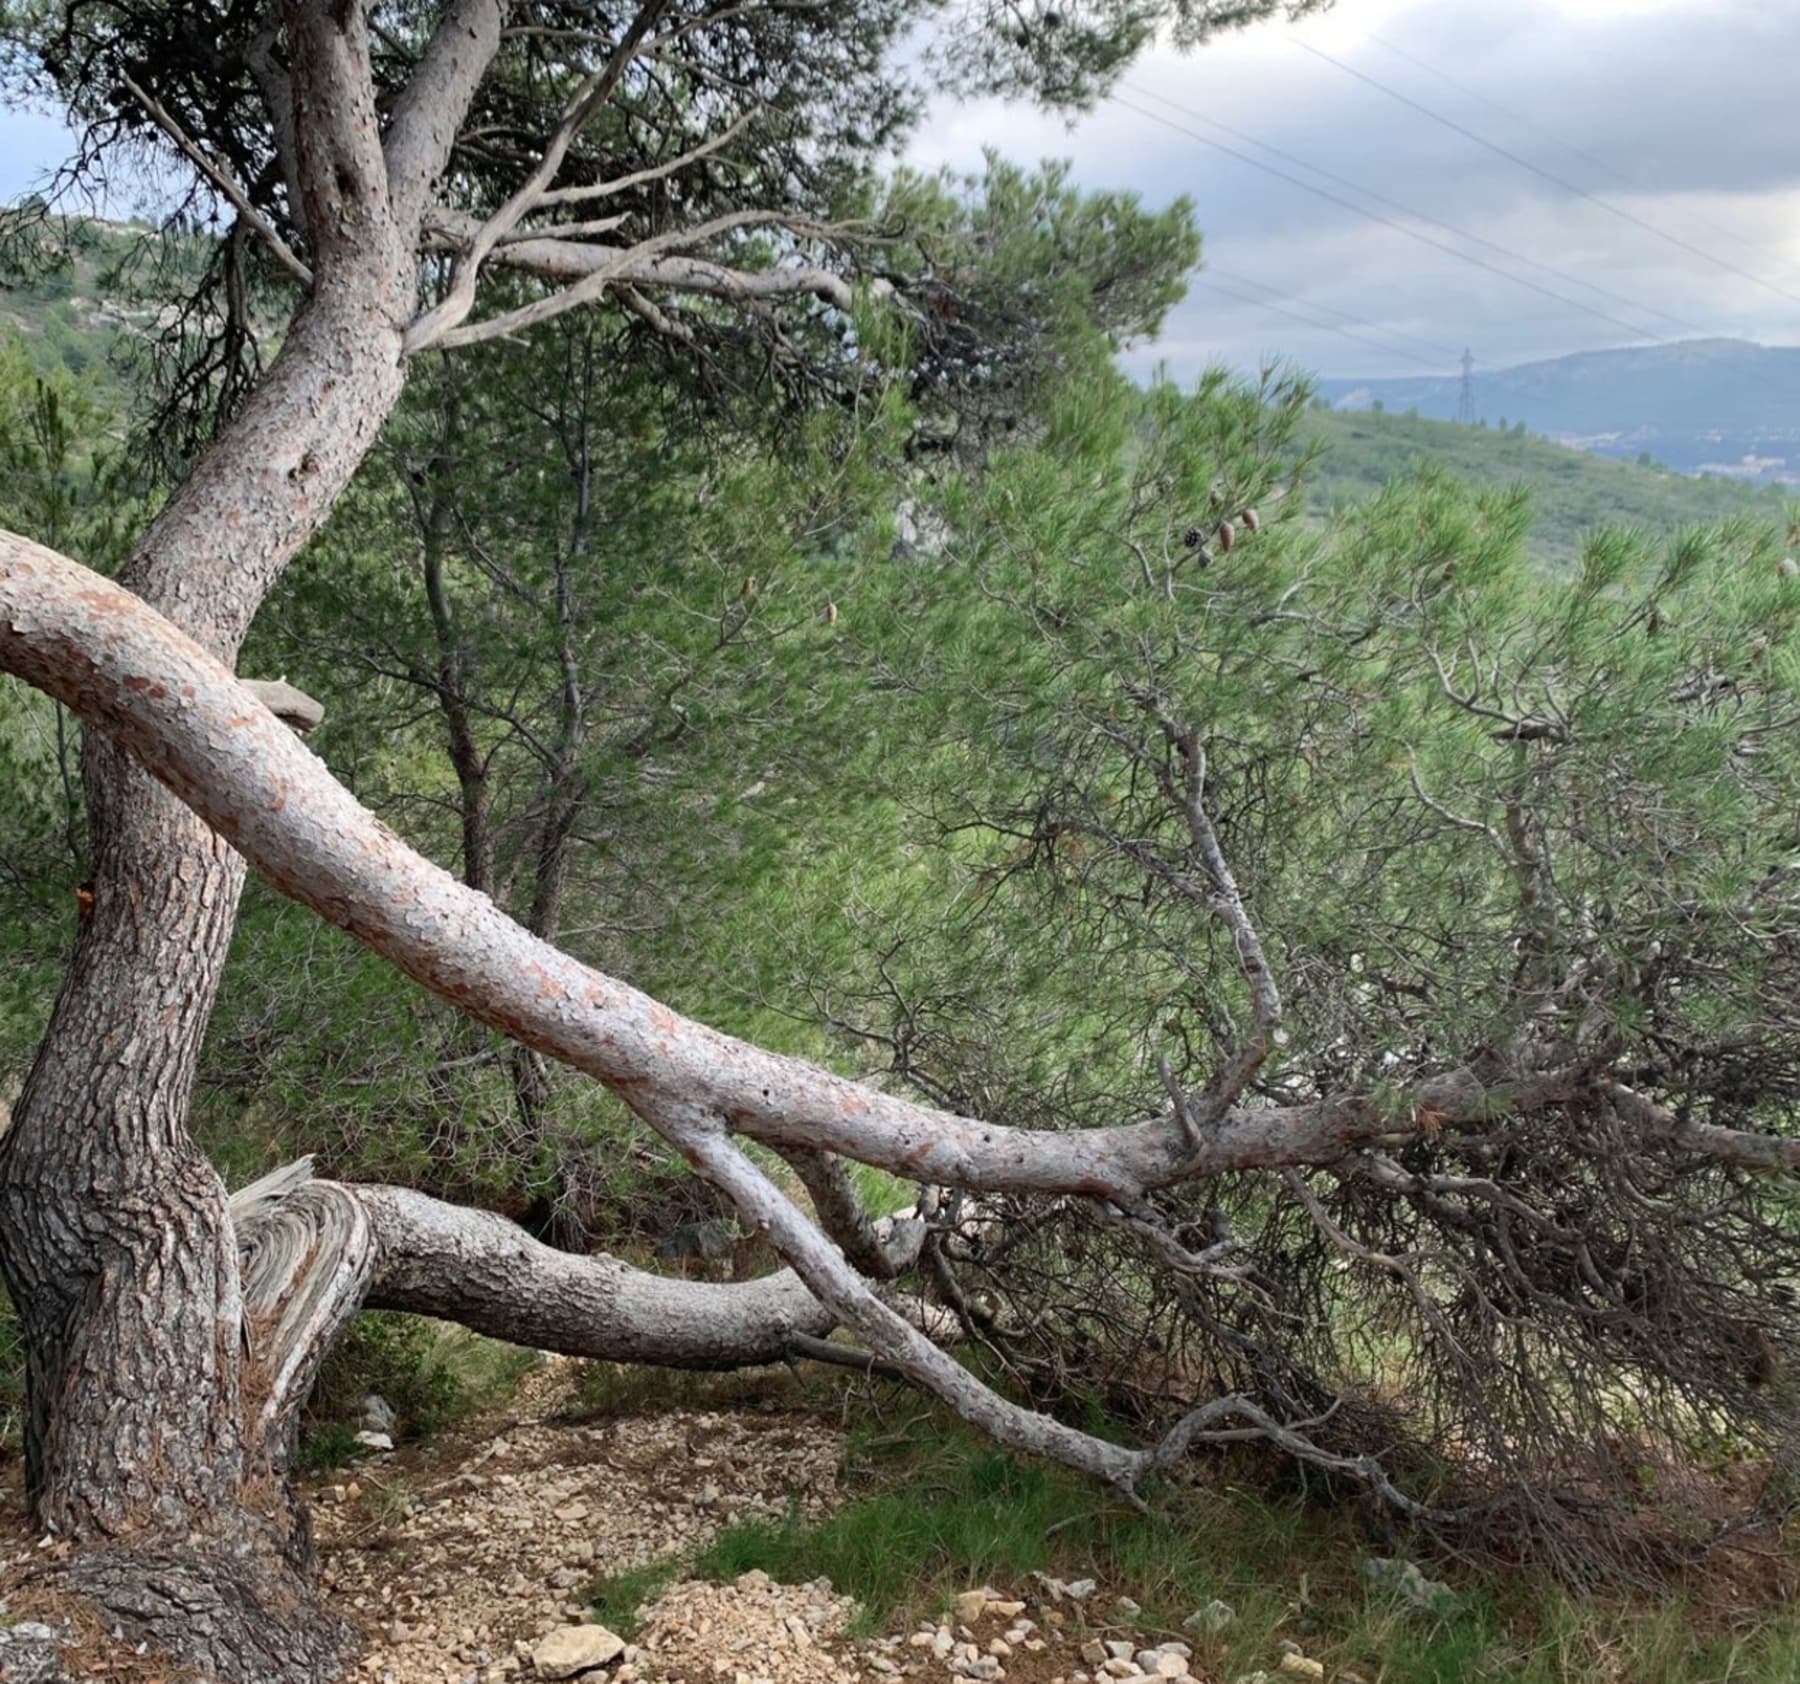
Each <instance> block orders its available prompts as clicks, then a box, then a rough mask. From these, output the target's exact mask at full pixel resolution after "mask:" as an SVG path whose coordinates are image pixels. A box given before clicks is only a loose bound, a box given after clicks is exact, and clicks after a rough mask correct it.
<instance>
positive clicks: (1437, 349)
mask: <svg viewBox="0 0 1800 1684" xmlns="http://www.w3.org/2000/svg"><path fill="white" fill-rule="evenodd" d="M1204 273H1205V274H1206V275H1208V276H1213V277H1216V278H1218V279H1219V280H1222V281H1229V282H1230V283H1231V284H1232V285H1233V286H1240V287H1254V288H1255V289H1256V290H1257V291H1258V292H1269V293H1273V294H1274V295H1275V296H1276V298H1278V299H1287V301H1288V302H1289V303H1291V304H1299V305H1303V306H1304V307H1305V308H1306V309H1308V310H1316V311H1319V312H1321V313H1322V314H1324V315H1327V316H1335V317H1336V318H1337V319H1338V320H1339V321H1340V322H1342V323H1345V324H1347V325H1349V326H1351V327H1361V328H1367V329H1369V331H1370V332H1372V333H1377V334H1380V335H1381V336H1382V337H1383V338H1384V339H1389V340H1393V339H1407V340H1410V341H1411V342H1412V343H1413V344H1414V345H1418V346H1421V347H1423V348H1424V349H1425V350H1427V351H1430V352H1432V353H1433V354H1434V355H1435V356H1439V357H1448V358H1451V359H1452V360H1454V359H1455V357H1456V352H1455V351H1454V350H1452V349H1451V348H1450V347H1449V346H1447V345H1437V344H1434V343H1433V342H1432V341H1431V340H1429V339H1421V338H1420V337H1419V336H1418V335H1417V334H1416V333H1408V332H1406V330H1405V329H1404V328H1396V327H1390V326H1388V325H1387V324H1386V323H1383V322H1372V321H1369V320H1368V319H1367V318H1365V317H1363V316H1353V315H1351V314H1350V312H1349V311H1348V310H1340V309H1338V307H1337V306H1336V305H1335V304H1321V303H1320V302H1319V300H1318V299H1316V298H1294V297H1292V296H1291V295H1290V294H1288V293H1284V292H1283V291H1282V290H1281V288H1280V287H1273V286H1270V285H1269V283H1268V282H1267V281H1258V280H1254V279H1252V278H1251V277H1250V276H1249V275H1234V274H1233V273H1232V272H1231V271H1230V270H1229V269H1221V268H1220V267H1219V266H1218V265H1217V264H1216V263H1210V262H1209V263H1207V264H1205V265H1204ZM1327 325H1328V324H1327ZM1433 366H1436V365H1433Z"/></svg>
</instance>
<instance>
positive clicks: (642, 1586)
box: [586, 1559, 681, 1637]
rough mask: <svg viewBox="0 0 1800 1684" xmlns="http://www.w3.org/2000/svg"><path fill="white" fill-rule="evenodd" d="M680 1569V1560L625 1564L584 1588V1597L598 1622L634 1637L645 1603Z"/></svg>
mask: <svg viewBox="0 0 1800 1684" xmlns="http://www.w3.org/2000/svg"><path fill="white" fill-rule="evenodd" d="M680 1572H681V1563H680V1562H679V1561H676V1560H667V1559H665V1560H662V1561H647V1562H645V1563H644V1565H643V1566H641V1567H627V1568H626V1569H625V1570H624V1572H622V1573H609V1574H607V1576H606V1577H605V1578H603V1579H596V1580H595V1581H594V1582H593V1583H592V1584H591V1585H589V1586H588V1588H587V1592H586V1600H587V1602H588V1604H589V1606H590V1607H592V1609H593V1611H594V1618H595V1619H597V1620H598V1621H599V1622H600V1623H601V1625H603V1626H606V1627H608V1628H609V1629H610V1630H612V1631H616V1632H617V1633H618V1634H619V1635H620V1636H621V1637H634V1636H636V1635H637V1629H638V1626H639V1624H640V1623H641V1621H642V1619H643V1614H644V1604H645V1603H647V1602H654V1601H655V1600H656V1599H657V1597H659V1596H660V1595H662V1593H663V1591H665V1590H666V1589H667V1588H668V1587H669V1586H670V1585H671V1584H673V1583H674V1582H675V1579H676V1577H677V1575H679V1573H680Z"/></svg>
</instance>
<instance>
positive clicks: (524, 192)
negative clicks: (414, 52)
mask: <svg viewBox="0 0 1800 1684" xmlns="http://www.w3.org/2000/svg"><path fill="white" fill-rule="evenodd" d="M668 5H669V0H645V3H644V4H643V5H641V6H640V7H639V8H638V13H637V16H636V17H634V18H633V19H632V20H631V23H630V26H629V27H628V28H627V29H626V31H625V35H624V37H623V39H622V40H621V41H620V42H619V44H618V46H617V47H615V48H614V49H613V51H612V52H611V53H609V54H608V55H607V59H606V62H605V63H604V64H603V65H601V66H600V68H599V69H598V70H596V71H594V72H593V73H592V74H591V75H590V76H589V77H588V78H587V79H586V80H585V81H584V82H583V83H582V85H581V86H580V88H578V89H577V90H576V92H575V94H574V97H573V98H572V99H571V100H570V101H569V104H568V106H567V108H566V109H565V111H564V112H563V116H562V120H561V121H560V122H559V123H558V124H557V126H556V129H555V130H554V132H553V133H552V134H551V136H550V138H549V140H548V141H546V142H545V144H544V150H543V152H542V154H541V155H540V156H539V158H538V161H537V164H536V165H535V166H534V167H533V169H532V171H531V173H530V175H528V176H527V177H526V178H525V180H524V181H523V182H521V183H520V184H519V186H518V187H517V188H516V189H515V190H514V191H513V193H512V194H511V195H510V196H509V197H508V198H507V200H506V202H505V203H504V204H502V205H501V206H500V207H499V208H498V209H497V210H495V211H494V212H493V213H492V214H491V215H489V216H488V217H487V218H486V219H485V220H484V221H483V222H482V223H481V224H480V225H479V226H478V227H477V228H476V229H475V230H474V231H473V232H472V233H471V235H470V236H469V238H468V240H467V241H466V242H465V243H464V244H463V246H462V247H461V249H460V250H459V252H458V254H457V258H456V265H455V268H454V270H453V271H452V274H451V280H450V289H449V291H448V292H447V293H446V294H445V295H444V297H443V298H442V299H440V300H439V301H438V302H437V303H436V304H434V305H433V306H432V307H431V309H429V310H427V311H426V312H425V314H424V315H422V316H421V317H420V318H419V319H418V321H416V322H415V323H414V324H413V326H412V328H411V329H409V330H408V333H407V342H408V345H409V347H410V348H412V349H415V350H417V349H423V348H424V347H425V346H427V345H430V344H434V343H436V342H438V341H440V340H445V341H447V340H448V337H449V335H450V334H451V332H452V331H453V330H454V329H455V328H456V326H457V324H458V323H460V322H461V321H463V320H464V319H465V318H466V317H467V316H468V314H469V312H470V310H472V309H473V308H474V307H475V291H476V288H477V286H478V285H479V284H480V281H481V267H482V265H483V264H484V263H485V262H486V261H487V259H488V257H489V255H490V254H491V253H492V252H493V250H494V248H495V247H496V246H498V245H499V244H500V243H501V241H503V240H504V239H505V238H506V237H507V236H508V235H509V234H511V233H512V231H513V230H514V229H515V228H516V227H518V225H519V223H520V222H521V221H522V220H523V219H524V218H525V217H526V216H528V215H529V214H530V213H531V212H532V211H533V210H534V209H535V208H536V207H537V205H538V204H539V202H540V201H541V200H542V198H543V196H544V194H545V193H546V192H548V191H549V189H550V184H551V183H552V182H553V181H554V180H555V179H556V174H557V171H558V170H560V169H561V168H562V165H563V159H564V158H566V157H567V156H568V152H569V147H570V144H571V143H572V142H573V141H574V139H575V137H576V135H578V134H579V133H580V132H581V130H582V128H583V126H584V125H585V124H586V123H587V122H588V120H589V119H590V118H591V117H592V116H593V115H594V113H595V112H596V111H598V110H599V109H600V108H601V106H603V105H604V104H605V103H606V102H607V100H609V99H610V98H611V97H612V94H613V90H614V89H615V88H616V87H617V86H618V85H619V78H620V77H621V76H623V75H624V74H625V69H626V66H627V65H629V64H630V63H631V61H632V59H633V58H635V57H636V56H637V52H638V49H639V47H640V46H642V44H643V41H644V37H645V36H646V35H648V34H649V33H650V30H651V29H652V28H653V27H654V26H655V24H656V21H657V19H658V18H660V17H661V16H662V14H663V13H664V12H665V11H666V10H667V9H668ZM496 25H497V20H496ZM498 44H499V41H498V34H497V29H496V35H495V40H494V45H495V46H496V47H497V46H498ZM420 204H421V208H422V206H423V201H422V200H421V201H420Z"/></svg>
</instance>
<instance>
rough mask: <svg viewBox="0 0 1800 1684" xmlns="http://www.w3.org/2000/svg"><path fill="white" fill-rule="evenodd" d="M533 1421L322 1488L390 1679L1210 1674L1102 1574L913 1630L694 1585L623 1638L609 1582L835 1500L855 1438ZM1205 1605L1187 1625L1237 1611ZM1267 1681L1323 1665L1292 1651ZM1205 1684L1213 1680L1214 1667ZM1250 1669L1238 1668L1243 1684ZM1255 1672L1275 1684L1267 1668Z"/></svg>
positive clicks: (358, 1612)
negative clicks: (1104, 1585)
mask: <svg viewBox="0 0 1800 1684" xmlns="http://www.w3.org/2000/svg"><path fill="white" fill-rule="evenodd" d="M553 1390H554V1381H553V1380H551V1381H550V1382H548V1384H545V1383H540V1384H538V1385H536V1386H534V1387H533V1401H534V1403H535V1405H536V1412H535V1414H531V1413H528V1418H526V1419H524V1420H515V1421H513V1422H511V1423H510V1424H507V1425H506V1426H505V1430H504V1431H498V1432H490V1434H489V1435H488V1436H483V1435H481V1434H480V1433H476V1434H471V1435H469V1436H468V1437H467V1438H466V1439H465V1440H464V1441H463V1443H462V1445H461V1447H460V1448H459V1447H458V1446H457V1445H453V1444H445V1445H443V1446H439V1447H437V1448H435V1449H433V1450H431V1451H429V1452H427V1453H426V1454H424V1455H415V1456H413V1457H411V1458H407V1459H390V1458H379V1457H378V1458H375V1459H372V1460H371V1461H367V1462H364V1463H363V1464H361V1465H360V1466H359V1467H358V1469H357V1470H356V1473H355V1475H354V1477H351V1476H349V1475H338V1476H334V1477H333V1478H331V1479H329V1480H327V1481H325V1482H323V1483H322V1484H321V1485H320V1487H319V1489H318V1490H317V1492H316V1502H317V1510H316V1513H317V1532H318V1540H319V1545H320V1552H321V1557H322V1560H323V1563H324V1572H325V1575H326V1583H327V1585H328V1586H329V1587H330V1588H331V1589H332V1590H333V1591H334V1593H335V1594H336V1595H337V1596H338V1597H339V1598H341V1600H342V1603H343V1605H344V1606H345V1608H346V1609H347V1610H348V1611H349V1612H350V1613H351V1614H352V1615H353V1617H355V1618H356V1619H358V1620H359V1621H360V1622H361V1623H362V1625H363V1627H364V1629H365V1631H366V1633H367V1637H368V1648H367V1651H366V1653H365V1656H364V1658H363V1661H362V1666H363V1668H364V1670H365V1674H366V1676H368V1677H370V1678H372V1679H375V1680H378V1681H379V1684H502V1681H506V1684H511V1681H513V1680H520V1681H524V1680H531V1679H538V1678H549V1679H564V1678H573V1679H580V1680H585V1681H587V1684H834V1681H837V1680H846V1681H850V1680H860V1681H867V1684H899V1681H900V1680H902V1679H915V1678H916V1679H919V1680H920V1681H921V1684H938V1681H940V1680H941V1681H942V1684H971V1681H975V1684H990V1681H991V1684H1130V1681H1133V1680H1136V1681H1138V1684H1149V1681H1150V1680H1156V1681H1157V1684H1163V1681H1167V1684H1196V1675H1195V1673H1194V1672H1193V1671H1192V1670H1191V1658H1192V1652H1191V1650H1190V1648H1189V1645H1188V1644H1187V1643H1186V1642H1185V1641H1182V1640H1181V1639H1180V1638H1177V1637H1172V1636H1168V1635H1160V1636H1149V1635H1145V1634H1144V1633H1143V1632H1142V1631H1141V1630H1139V1629H1138V1619H1137V1614H1138V1611H1137V1609H1136V1607H1135V1605H1133V1604H1131V1603H1130V1602H1129V1601H1127V1600H1125V1599H1118V1598H1109V1597H1108V1596H1107V1595H1106V1593H1105V1592H1104V1591H1103V1590H1102V1589H1101V1588H1100V1587H1098V1586H1096V1585H1094V1584H1093V1583H1092V1582H1091V1581H1076V1582H1074V1583H1067V1582H1063V1581H1059V1580H1054V1579H1049V1578H1041V1579H1039V1580H1036V1581H1034V1582H1033V1583H1031V1584H1029V1585H1025V1586H1020V1587H1014V1588H1012V1589H1009V1590H996V1589H994V1588H992V1587H989V1586H979V1587H971V1588H970V1589H969V1590H967V1591H965V1592H964V1593H963V1594H962V1595H960V1596H958V1597H957V1598H956V1599H955V1605H954V1607H953V1608H952V1609H951V1610H950V1611H949V1612H948V1614H947V1616H946V1617H944V1618H942V1619H938V1620H930V1621H926V1622H924V1623H923V1624H922V1625H920V1626H919V1627H918V1628H917V1629H916V1630H911V1631H901V1632H894V1633H889V1634H886V1635H883V1636H877V1637H852V1636H851V1635H850V1631H851V1627H852V1624H853V1622H854V1621H855V1618H856V1615H857V1612H858V1610H857V1608H856V1606H855V1604H854V1603H852V1602H851V1601H850V1600H849V1599H847V1598H845V1597H843V1596H840V1595H838V1594H837V1592H836V1591H835V1590H834V1588H833V1587H832V1585H831V1584H830V1583H829V1582H828V1581H825V1580H818V1581H816V1582H814V1583H811V1584H802V1585H782V1584H777V1583H775V1582H773V1581H772V1580H770V1579H769V1578H768V1577H767V1576H766V1575H765V1574H762V1573H758V1572H752V1573H746V1574H744V1575H743V1576H742V1577H741V1578H739V1579H737V1580H736V1581H734V1582H731V1583H726V1584H716V1583H710V1582H706V1581H701V1580H695V1579H687V1578H683V1579H679V1580H677V1581H676V1582H674V1583H672V1584H670V1585H669V1586H668V1587H667V1588H666V1589H665V1590H663V1591H662V1593H661V1594H660V1595H659V1596H658V1597H656V1598H655V1600H653V1601H652V1602H650V1603H649V1604H648V1605H647V1606H646V1607H645V1609H644V1610H643V1613H642V1618H641V1625H640V1627H639V1629H638V1630H637V1631H635V1632H634V1633H633V1634H632V1637H631V1639H630V1640H629V1641H627V1640H626V1639H625V1638H624V1637H621V1636H618V1635H616V1634H614V1633H612V1632H610V1631H608V1630H606V1628H605V1627H603V1626H600V1625H598V1624H597V1623H595V1622H594V1620H593V1618H592V1614H591V1610H590V1608H589V1605H588V1602H587V1600H586V1596H585V1593H586V1592H587V1590H588V1588H589V1587H591V1586H592V1585H593V1584H594V1583H595V1581H596V1580H598V1579H601V1578H604V1577H607V1576H611V1575H615V1574H618V1573H621V1572H625V1571H628V1570H630V1569H632V1568H638V1567H643V1566H645V1565H647V1564H649V1563H652V1562H659V1561H669V1560H671V1559H679V1558H685V1557H688V1556H691V1555H692V1553H693V1552H694V1551H695V1550H697V1549H698V1548H700V1547H701V1546H703V1545H704V1544H705V1543H706V1542H707V1541H708V1540H709V1539H710V1538H711V1537H712V1536H713V1535H714V1534H715V1533H716V1532H717V1531H718V1529H719V1528H720V1527H721V1526H723V1525H726V1524H728V1523H729V1522H731V1521H733V1520H736V1519H738V1518H741V1517H745V1516H770V1517H774V1516H779V1515H784V1514H787V1513H790V1512H793V1511H794V1510H796V1509H797V1510H798V1512H799V1514H800V1515H801V1516H802V1517H813V1516H817V1515H818V1514H821V1513H823V1512H824V1511H825V1510H826V1509H828V1508H829V1507H830V1506H831V1505H832V1504H833V1503H834V1502H835V1501H837V1500H838V1497H839V1491H838V1484H837V1473H838V1467H839V1462H840V1457H841V1451H842V1444H841V1441H840V1438H839V1435H838V1433H837V1432H836V1431H835V1430H834V1429H833V1428H831V1427H830V1426H828V1425H826V1424H825V1423H823V1422H821V1421H819V1420H817V1419H815V1418H813V1417H810V1416H807V1415H803V1414H797V1413H792V1414H791V1413H780V1412H773V1413H768V1412H760V1411H725V1410H717V1411H713V1410H703V1409H671V1410H663V1411H651V1412H639V1413H633V1414H630V1415H628V1416H624V1417H622V1418H619V1419H612V1420H608V1421H605V1422H603V1423H601V1424H597V1425H569V1424H563V1423H560V1422H559V1421H558V1420H557V1419H556V1416H555V1411H554V1408H553V1407H551V1406H552V1404H553V1402H554V1397H553ZM1231 1617H1232V1616H1231V1610H1230V1609H1229V1608H1227V1607H1225V1605H1224V1604H1213V1605H1211V1606H1210V1607H1208V1608H1205V1609H1200V1610H1196V1611H1195V1613H1194V1615H1193V1617H1192V1619H1191V1620H1190V1621H1189V1628H1190V1632H1193V1631H1203V1630H1208V1629H1214V1628H1216V1627H1217V1626H1218V1625H1219V1624H1221V1623H1223V1622H1227V1621H1229V1620H1230V1619H1231ZM1263 1676H1264V1678H1266V1679H1267V1681H1268V1684H1290V1681H1292V1680H1295V1679H1306V1678H1322V1677H1323V1676H1324V1669H1323V1668H1322V1667H1320V1666H1319V1663H1317V1662H1316V1661H1313V1660H1311V1659H1309V1658H1307V1657H1306V1656H1304V1655H1301V1654H1299V1653H1298V1652H1297V1651H1296V1652H1294V1653H1292V1654H1286V1655H1283V1656H1282V1657H1281V1658H1280V1662H1279V1668H1278V1672H1272V1673H1269V1674H1266V1675H1263ZM1199 1684H1215V1681H1214V1680H1212V1679H1211V1678H1210V1677H1203V1678H1202V1679H1201V1680H1200V1681H1199ZM1233 1684H1239V1681H1233ZM1242 1684H1262V1681H1261V1680H1259V1679H1258V1678H1257V1677H1256V1675H1252V1677H1251V1678H1250V1679H1246V1680H1243V1681H1242Z"/></svg>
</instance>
